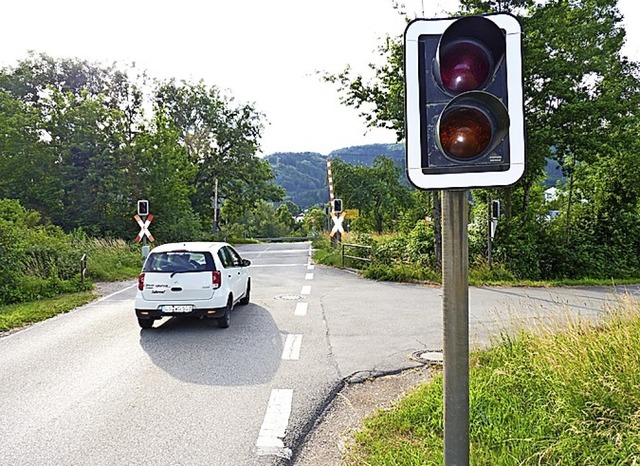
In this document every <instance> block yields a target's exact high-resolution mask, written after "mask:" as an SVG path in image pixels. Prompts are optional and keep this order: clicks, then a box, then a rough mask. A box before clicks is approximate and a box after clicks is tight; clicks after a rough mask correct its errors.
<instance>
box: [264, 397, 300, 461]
mask: <svg viewBox="0 0 640 466" xmlns="http://www.w3.org/2000/svg"><path fill="white" fill-rule="evenodd" d="M292 402H293V390H292V389H290V388H275V389H273V390H271V396H270V397H269V404H268V405H267V412H266V413H265V415H264V421H262V427H260V433H259V434H258V440H257V441H256V447H257V454H258V455H259V456H268V455H275V456H278V457H280V458H286V459H290V458H291V449H290V448H285V446H284V441H283V440H284V436H285V435H286V433H287V427H288V425H289V416H291V404H292Z"/></svg>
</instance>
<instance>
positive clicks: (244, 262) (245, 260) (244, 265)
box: [242, 259, 251, 267]
mask: <svg viewBox="0 0 640 466" xmlns="http://www.w3.org/2000/svg"><path fill="white" fill-rule="evenodd" d="M250 265H251V261H250V260H249V259H242V266H243V267H249V266H250Z"/></svg>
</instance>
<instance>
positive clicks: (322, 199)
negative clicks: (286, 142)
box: [265, 144, 405, 209]
mask: <svg viewBox="0 0 640 466" xmlns="http://www.w3.org/2000/svg"><path fill="white" fill-rule="evenodd" d="M379 155H385V156H387V157H389V158H391V159H393V161H394V162H395V163H396V164H397V165H398V166H399V167H402V168H403V169H404V157H405V152H404V146H403V145H402V144H368V145H363V146H353V147H345V148H343V149H337V150H334V151H332V152H331V153H329V155H328V156H327V155H322V154H318V153H317V152H277V153H275V154H271V155H269V156H267V157H265V160H266V161H267V162H269V164H270V165H271V169H272V170H273V174H274V175H275V177H276V182H277V183H278V184H279V185H280V186H282V187H283V188H284V189H285V190H286V192H287V193H286V199H287V200H290V201H292V202H294V203H295V204H297V205H298V206H300V207H302V208H303V209H304V208H308V207H310V206H313V205H318V204H324V203H326V202H329V187H328V182H327V157H329V158H331V159H332V160H333V159H336V158H339V159H341V160H343V161H344V162H346V163H348V164H351V165H366V166H371V165H372V164H373V160H374V159H375V158H376V157H377V156H379Z"/></svg>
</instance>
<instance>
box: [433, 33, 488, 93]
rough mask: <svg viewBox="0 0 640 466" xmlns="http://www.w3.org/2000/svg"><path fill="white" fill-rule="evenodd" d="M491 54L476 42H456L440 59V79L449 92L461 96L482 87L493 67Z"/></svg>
mask: <svg viewBox="0 0 640 466" xmlns="http://www.w3.org/2000/svg"><path fill="white" fill-rule="evenodd" d="M492 66H493V65H492V62H491V58H490V56H489V53H488V52H487V51H486V50H485V49H484V47H481V46H480V45H478V44H476V43H475V42H469V41H462V42H455V43H452V44H450V45H449V46H447V47H446V48H445V49H444V50H443V51H442V55H441V57H440V79H441V81H442V85H443V86H444V87H445V88H446V89H447V90H449V91H451V92H453V93H455V94H460V93H461V92H466V91H471V90H474V89H478V88H480V87H482V86H483V85H484V84H485V83H486V82H487V79H488V78H489V75H490V73H491V71H492V70H491V67H492Z"/></svg>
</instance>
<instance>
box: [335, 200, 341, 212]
mask: <svg viewBox="0 0 640 466" xmlns="http://www.w3.org/2000/svg"><path fill="white" fill-rule="evenodd" d="M333 212H334V213H336V214H339V213H340V212H342V199H334V200H333Z"/></svg>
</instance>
